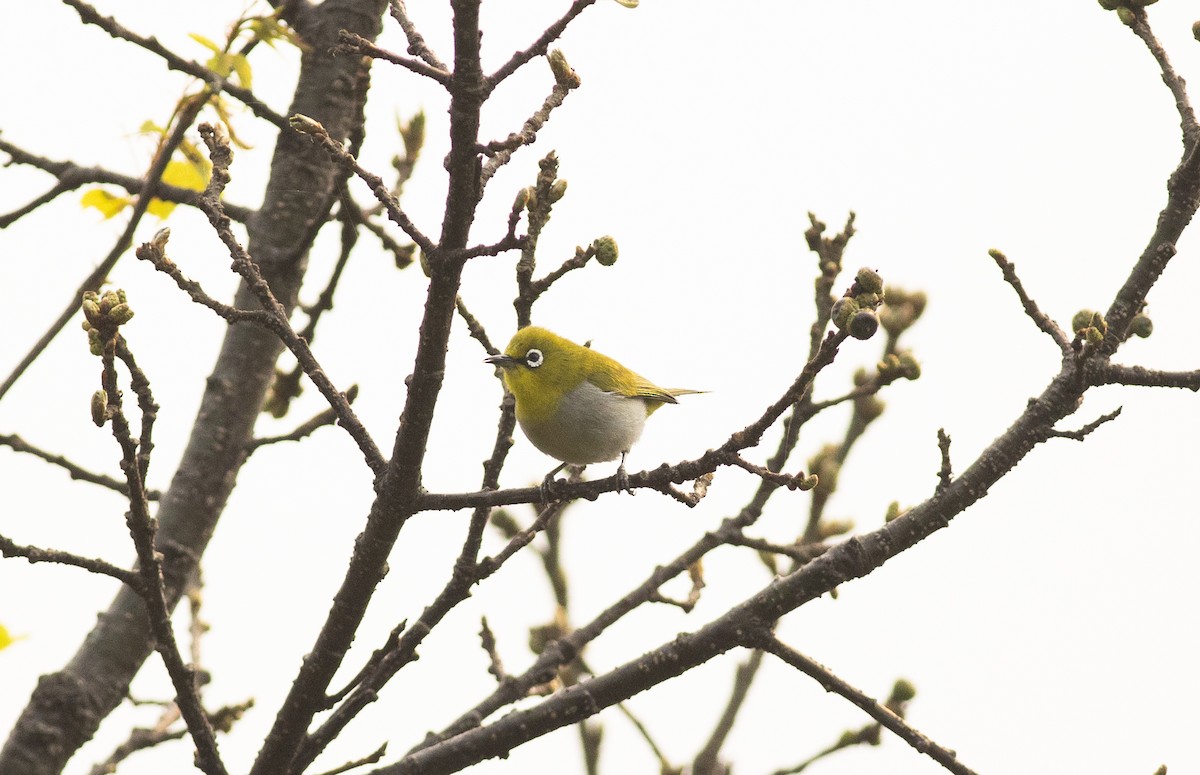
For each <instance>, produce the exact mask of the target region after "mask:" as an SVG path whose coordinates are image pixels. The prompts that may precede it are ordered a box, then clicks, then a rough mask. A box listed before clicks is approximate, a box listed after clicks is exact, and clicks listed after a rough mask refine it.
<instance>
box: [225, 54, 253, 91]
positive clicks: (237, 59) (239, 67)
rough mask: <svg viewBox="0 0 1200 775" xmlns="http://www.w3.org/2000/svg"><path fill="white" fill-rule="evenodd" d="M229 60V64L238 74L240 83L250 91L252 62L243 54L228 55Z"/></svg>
mask: <svg viewBox="0 0 1200 775" xmlns="http://www.w3.org/2000/svg"><path fill="white" fill-rule="evenodd" d="M225 56H226V57H227V58H228V59H229V64H230V65H231V66H232V67H233V71H234V72H235V73H237V77H238V82H239V83H240V84H241V85H242V86H244V87H245V88H247V89H249V88H252V87H251V86H250V60H248V59H246V57H244V56H242V55H241V54H226V55H225Z"/></svg>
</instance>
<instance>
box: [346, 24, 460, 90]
mask: <svg viewBox="0 0 1200 775" xmlns="http://www.w3.org/2000/svg"><path fill="white" fill-rule="evenodd" d="M338 40H339V43H338V46H337V48H335V49H334V53H337V54H343V53H352V54H361V55H364V56H369V57H371V58H372V59H382V60H383V61H385V62H391V63H392V64H394V65H399V66H400V67H404V68H407V69H408V70H411V71H412V72H414V73H416V74H417V75H423V76H425V77H426V78H432V79H433V80H435V81H437V82H438V83H440V84H441V85H442V86H449V85H450V73H448V72H446V71H445V70H442V69H440V68H437V67H433V66H432V65H430V64H429V63H428V62H425V61H423V60H421V59H413V58H411V57H405V56H400V55H399V54H393V53H392V52H391V51H388V50H387V49H383V48H380V47H379V46H376V45H375V44H374V43H372V42H371V41H369V40H367V39H366V38H364V37H363V36H361V35H357V34H355V33H353V32H347V31H346V30H341V31H340V32H339V33H338Z"/></svg>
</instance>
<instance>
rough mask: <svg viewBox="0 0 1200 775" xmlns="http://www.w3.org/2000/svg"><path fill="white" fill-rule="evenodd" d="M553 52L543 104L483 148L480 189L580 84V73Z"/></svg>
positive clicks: (534, 137)
mask: <svg viewBox="0 0 1200 775" xmlns="http://www.w3.org/2000/svg"><path fill="white" fill-rule="evenodd" d="M554 53H555V55H556V59H555V64H554V65H552V66H553V67H555V68H556V69H555V83H554V88H553V89H551V90H550V94H549V95H548V96H547V97H546V99H545V100H544V101H543V102H542V106H541V107H540V108H538V109H537V110H536V111H534V113H533V115H531V116H530V117H529V118H527V119H525V123H524V124H522V125H521V129H520V131H519V132H516V133H514V134H510V135H509V136H508V137H507V138H506V139H505V140H503V141H501V142H499V143H493V144H489V145H487V146H484V148H483V149H482V150H483V152H484V153H487V154H489V155H490V156H491V158H490V159H488V160H487V163H486V164H484V165H483V169H482V170H481V172H480V174H479V188H480V190H481V191H482V190H483V189H484V188H485V187H486V186H487V184H488V181H489V180H491V179H492V176H494V175H495V174H496V172H497V171H498V170H499V169H500V168H501V167H503V166H504V165H505V164H507V163H508V162H509V161H510V160H511V159H512V157H513V154H514V153H515V152H516V151H517V149H519V148H521V147H522V146H525V145H532V144H533V142H534V141H535V140H536V139H537V133H538V132H539V131H540V130H541V129H542V127H544V126H545V125H546V122H547V121H549V120H550V114H551V113H552V112H553V111H554V109H555V108H557V107H559V106H560V105H562V104H563V102H564V101H565V100H566V99H567V95H568V94H570V93H571V90H572V89H577V88H579V85H580V80H579V76H577V75H575V72H574V71H573V70H571V69H570V66H569V65H567V64H566V59H565V58H564V57H563V56H562V54H561V52H558V51H556V52H554ZM558 62H561V68H563V69H564V71H563V72H562V73H561V74H560V71H559V69H557V68H559V67H560V65H559V64H557V63H558Z"/></svg>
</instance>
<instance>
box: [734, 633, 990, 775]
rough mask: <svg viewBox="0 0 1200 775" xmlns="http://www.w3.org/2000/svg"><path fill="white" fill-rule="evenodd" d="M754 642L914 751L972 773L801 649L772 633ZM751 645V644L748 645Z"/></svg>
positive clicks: (963, 773)
mask: <svg viewBox="0 0 1200 775" xmlns="http://www.w3.org/2000/svg"><path fill="white" fill-rule="evenodd" d="M752 641H753V645H756V646H758V647H760V648H762V649H764V650H766V651H769V652H771V653H772V654H774V655H775V656H776V657H778V658H779V659H781V660H783V661H784V662H786V663H787V664H789V665H791V666H792V667H794V668H796V669H797V670H799V671H801V672H802V673H804V674H805V675H807V676H809V677H811V678H812V679H813V680H815V681H816V682H817V683H819V684H821V686H822V687H823V688H824V689H825V691H827V692H834V693H835V694H838V695H840V696H842V697H845V698H846V699H847V700H849V701H850V702H851V703H853V704H854V705H856V706H858V707H859V708H861V709H862V710H863V712H865V713H866V714H867V715H869V716H870V717H871V718H873V719H875V720H876V721H878V722H879V723H880V724H881V725H883V726H884V727H887V728H888V729H890V730H891V731H892V732H895V733H896V735H898V736H899V737H900V738H901V739H902V740H904V741H905V742H906V743H908V744H909V745H911V746H912V747H913V748H914V749H915V750H917V751H918V752H920V753H923V754H925V755H926V756H928V757H930V758H931V759H933V760H934V761H935V762H937V763H938V764H940V765H942V766H943V767H945V768H946V769H947V770H949V771H950V772H953V773H955V775H975V773H974V771H973V770H971V769H969V768H967V767H966V766H965V765H963V764H962V763H961V762H959V761H958V758H957V757H956V756H955V754H954V751H951V750H950V749H948V748H943V747H942V746H940V745H938V744H937V743H935V742H933V741H932V740H930V739H929V738H928V737H926V736H925V735H923V734H921V733H920V732H918V731H917V730H915V729H913V728H912V727H911V726H909V724H908V723H907V722H905V721H904V719H902V718H900V716H898V715H896V713H894V712H893V711H892V710H890V709H889V708H887V707H885V706H884V705H881V704H879V703H878V702H876V701H875V700H873V699H871V698H870V697H868V696H867V695H866V694H864V693H863V692H861V691H859V690H858V689H856V688H854V687H853V686H851V685H850V684H848V683H846V682H845V681H843V680H842V679H840V678H838V677H837V676H836V675H834V674H833V673H832V672H830V671H829V669H828V668H826V667H824V666H822V665H820V664H818V663H817V662H814V661H813V660H812V659H809V658H808V657H806V656H804V655H803V654H801V653H800V652H798V651H796V650H795V649H792V648H790V647H788V646H785V645H784V644H783V643H781V642H780V641H779V639H778V638H776V637H775V636H774V635H772V634H770V633H761V634H757V635H755V636H754V637H753V638H752ZM747 645H751V644H747Z"/></svg>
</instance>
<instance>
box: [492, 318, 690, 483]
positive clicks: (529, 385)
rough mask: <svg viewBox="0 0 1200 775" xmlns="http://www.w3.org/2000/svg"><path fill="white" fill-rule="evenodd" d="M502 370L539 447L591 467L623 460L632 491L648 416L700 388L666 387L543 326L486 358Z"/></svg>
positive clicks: (623, 478) (620, 474)
mask: <svg viewBox="0 0 1200 775" xmlns="http://www.w3.org/2000/svg"><path fill="white" fill-rule="evenodd" d="M484 360H485V361H486V362H487V363H491V364H494V365H496V366H499V367H500V368H501V369H502V371H503V376H504V384H505V385H506V386H507V387H508V390H509V392H511V393H512V394H513V397H514V398H515V399H516V402H517V422H518V423H520V425H521V430H523V431H524V432H525V435H526V436H528V437H529V440H530V441H532V442H533V446H535V447H537V448H538V449H540V450H541V451H542V452H545V453H546V454H547V455H549V456H550V457H552V458H555V459H557V460H561V461H562V465H559V466H558V467H557V468H555V469H554V470H553V471H551V472H550V473H549V474H547V475H546V479H545V482H544V483H543V487H544V488H546V487H548V486H549V485H550V484H551V483H552V482H553V481H554V475H555V474H557V473H558V472H559V471H561V470H562V469H563V468H564V467H565V466H566V465H567V464H568V463H575V464H577V465H587V464H588V463H603V462H607V461H609V460H616V459H617V457H620V458H621V465H620V467H619V468H618V469H617V481H618V482H619V483H620V485H621V489H624V490H628V489H629V476H628V474H626V473H625V455H626V454H627V453H628V452H629V448H630V447H631V446H633V443H634V442H635V441H637V440H638V437H640V436H641V435H642V428H643V426H645V424H646V418H647V417H649V416H650V414H651V413H652V412H653V411H654V410H655V409H657V408H658V407H660V406H662V405H663V404H674V403H678V402H677V401H676V400H675V397H676V396H682V395H687V394H690V393H702V392H704V391H701V390H677V389H668V388H660V387H658V386H657V385H655V384H654V383H653V382H651V381H650V380H648V379H646V378H645V377H642V376H639V375H638V374H635V373H634V372H632V371H630V370H629V369H627V368H625V367H624V366H622V365H621V364H619V363H617V362H616V361H615V360H613V359H612V358H609V357H608V356H607V355H601V354H600V353H598V352H596V351H595V350H593V349H591V348H590V347H583V346H581V345H577V344H575V343H574V342H571V341H568V340H566V339H563V338H562V337H561V336H559V335H557V334H554V333H552V332H550V331H547V330H546V329H544V328H538V327H536V326H529V327H527V328H522V329H521V330H520V331H518V332H517V333H516V334H515V335H514V336H513V338H512V341H510V342H509V343H508V347H507V348H506V349H505V351H504V354H503V355H493V356H491V357H490V358H485V359H484Z"/></svg>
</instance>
